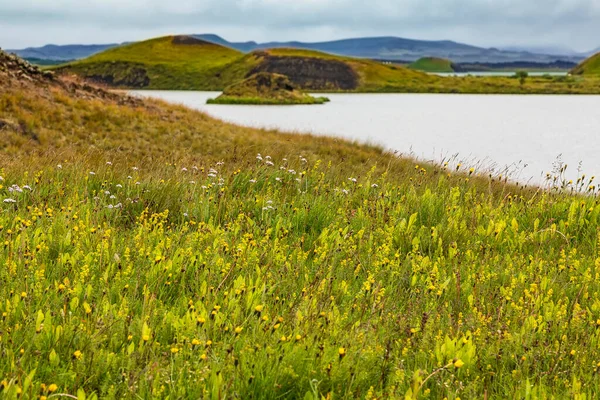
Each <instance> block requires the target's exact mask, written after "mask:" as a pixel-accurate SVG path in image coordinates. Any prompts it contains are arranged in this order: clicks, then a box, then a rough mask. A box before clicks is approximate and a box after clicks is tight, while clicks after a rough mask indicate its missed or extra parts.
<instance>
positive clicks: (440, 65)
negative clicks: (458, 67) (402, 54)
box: [408, 57, 454, 72]
mask: <svg viewBox="0 0 600 400" xmlns="http://www.w3.org/2000/svg"><path fill="white" fill-rule="evenodd" d="M408 68H411V69H415V70H417V71H423V72H454V67H453V66H452V61H450V60H446V59H444V58H436V57H424V58H421V59H419V60H417V61H415V62H414V63H412V64H410V65H409V66H408Z"/></svg>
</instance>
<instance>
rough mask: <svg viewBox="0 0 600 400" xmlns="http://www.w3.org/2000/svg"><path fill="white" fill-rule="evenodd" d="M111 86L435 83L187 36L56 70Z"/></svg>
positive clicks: (385, 69) (324, 87)
mask: <svg viewBox="0 0 600 400" xmlns="http://www.w3.org/2000/svg"><path fill="white" fill-rule="evenodd" d="M57 71H58V72H60V73H63V74H76V75H78V76H80V77H82V78H85V79H88V80H91V81H95V82H98V83H102V84H105V85H108V86H112V87H122V88H143V89H189V90H223V89H224V88H225V87H227V86H229V85H231V84H233V83H236V82H239V81H241V80H243V79H245V78H248V77H250V76H251V75H253V74H255V73H258V72H270V73H277V74H281V75H286V76H288V77H289V78H290V80H291V81H292V82H293V83H294V84H295V85H297V86H298V87H299V88H300V89H304V90H321V91H350V90H358V91H371V90H381V89H384V88H385V87H386V86H389V85H391V86H400V87H405V88H410V87H412V86H416V85H422V84H426V83H428V82H433V80H434V78H432V77H428V76H427V75H425V74H421V73H418V72H415V71H411V70H408V69H406V68H402V67H393V66H387V65H382V64H380V63H377V62H372V61H368V60H360V59H353V58H345V57H337V56H332V55H328V54H325V53H319V52H313V51H302V50H288V49H276V50H268V51H258V52H253V53H249V54H242V53H240V52H238V51H236V50H232V49H229V48H226V47H223V46H220V45H216V44H212V43H207V42H204V41H201V40H198V39H194V38H192V37H188V36H169V37H162V38H157V39H152V40H148V41H144V42H138V43H132V44H130V45H126V46H121V47H117V48H114V49H110V50H107V51H105V52H102V53H99V54H96V55H94V56H92V57H90V58H87V59H84V60H81V61H77V62H74V63H71V64H68V65H66V66H61V67H58V68H57Z"/></svg>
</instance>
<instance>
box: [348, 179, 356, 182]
mask: <svg viewBox="0 0 600 400" xmlns="http://www.w3.org/2000/svg"><path fill="white" fill-rule="evenodd" d="M348 180H349V181H350V182H354V183H356V178H348Z"/></svg>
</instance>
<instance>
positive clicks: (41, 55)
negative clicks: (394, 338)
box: [9, 34, 590, 63]
mask: <svg viewBox="0 0 600 400" xmlns="http://www.w3.org/2000/svg"><path fill="white" fill-rule="evenodd" d="M191 36H193V37H196V38H198V39H202V40H205V41H208V42H212V43H215V44H219V45H221V46H226V47H230V48H233V49H236V50H239V51H242V52H244V53H248V52H251V51H254V50H264V49H271V48H296V49H305V50H314V51H321V52H326V53H331V54H335V55H340V56H348V57H361V58H370V59H376V60H386V61H405V62H414V61H417V60H419V59H421V58H423V57H436V58H444V59H448V60H452V62H454V63H476V62H481V63H510V62H520V61H523V62H537V63H549V62H555V61H557V60H561V61H568V62H575V63H578V62H580V61H582V60H583V59H585V58H586V57H587V56H589V55H590V54H552V53H553V52H550V53H545V52H541V53H538V52H535V51H527V50H518V49H514V50H510V49H504V50H502V49H495V48H489V49H486V48H483V47H477V46H471V45H468V44H464V43H458V42H454V41H450V40H440V41H429V40H413V39H404V38H399V37H391V36H386V37H373V38H355V39H344V40H334V41H328V42H317V43H307V42H295V41H293V42H268V43H257V42H253V41H248V42H229V41H227V40H225V39H224V38H222V37H220V36H218V35H214V34H195V35H191ZM115 46H118V44H102V45H67V46H56V45H47V46H43V47H37V48H27V49H23V50H9V51H10V52H14V53H16V54H17V55H19V56H21V57H24V58H30V59H31V58H36V59H48V60H64V61H66V60H77V59H81V58H86V57H89V56H91V55H94V54H96V53H99V52H101V51H104V50H106V49H108V48H111V47H115ZM548 50H558V49H556V48H554V49H552V48H548Z"/></svg>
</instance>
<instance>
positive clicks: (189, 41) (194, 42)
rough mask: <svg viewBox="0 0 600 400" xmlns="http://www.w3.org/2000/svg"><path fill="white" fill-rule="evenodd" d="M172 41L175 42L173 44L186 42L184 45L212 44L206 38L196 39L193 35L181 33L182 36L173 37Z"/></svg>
mask: <svg viewBox="0 0 600 400" xmlns="http://www.w3.org/2000/svg"><path fill="white" fill-rule="evenodd" d="M171 43H173V44H184V45H196V46H205V45H210V44H211V43H209V42H206V41H204V40H201V39H196V38H195V37H193V36H185V35H180V36H175V37H173V40H172V41H171Z"/></svg>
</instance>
